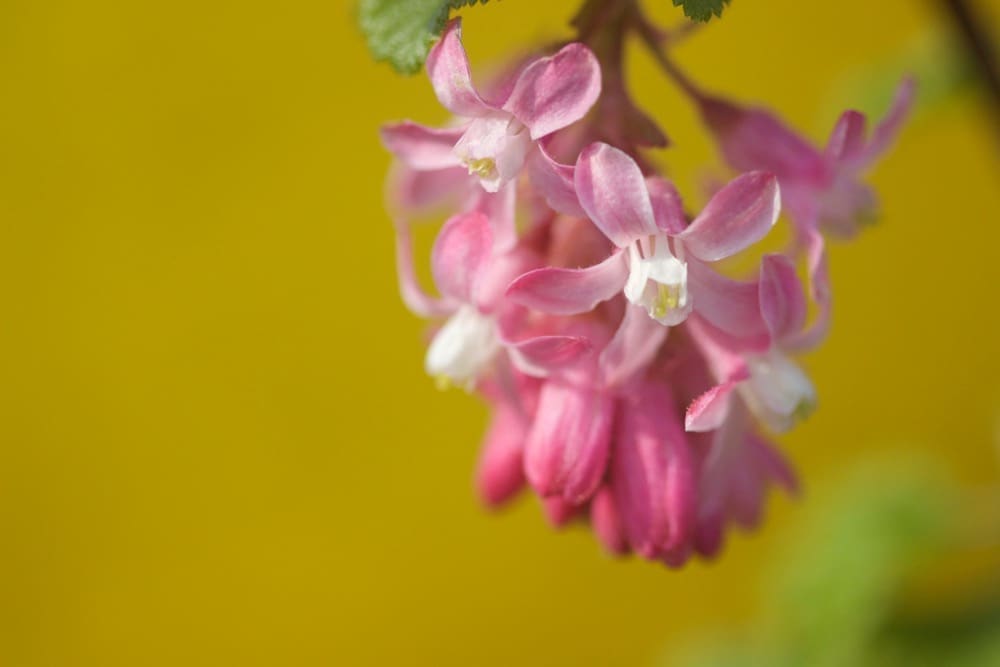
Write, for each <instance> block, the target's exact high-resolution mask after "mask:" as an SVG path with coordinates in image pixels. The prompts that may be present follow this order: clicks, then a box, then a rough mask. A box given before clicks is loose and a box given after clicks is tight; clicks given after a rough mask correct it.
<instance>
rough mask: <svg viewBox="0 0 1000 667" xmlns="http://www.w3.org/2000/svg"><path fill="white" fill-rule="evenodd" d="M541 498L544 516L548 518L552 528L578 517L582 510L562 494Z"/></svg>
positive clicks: (561, 525)
mask: <svg viewBox="0 0 1000 667" xmlns="http://www.w3.org/2000/svg"><path fill="white" fill-rule="evenodd" d="M541 500H542V510H543V511H544V512H545V518H546V519H548V520H549V523H550V524H552V527H553V528H562V527H563V526H565V525H566V524H568V523H569V522H570V521H572V520H573V519H575V518H576V517H578V516H579V515H580V513H581V511H582V508H581V507H578V506H576V505H574V504H572V503H571V502H569V501H568V500H566V499H565V498H563V497H562V496H550V497H548V498H542V499H541Z"/></svg>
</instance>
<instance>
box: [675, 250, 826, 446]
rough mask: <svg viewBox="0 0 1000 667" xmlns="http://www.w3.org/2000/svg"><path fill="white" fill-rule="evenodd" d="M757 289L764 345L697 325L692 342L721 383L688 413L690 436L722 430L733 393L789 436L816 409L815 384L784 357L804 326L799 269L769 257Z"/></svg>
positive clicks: (778, 257)
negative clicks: (736, 393) (691, 433)
mask: <svg viewBox="0 0 1000 667" xmlns="http://www.w3.org/2000/svg"><path fill="white" fill-rule="evenodd" d="M757 286H758V290H759V303H760V308H761V317H762V319H763V321H764V322H765V325H766V327H767V330H768V337H767V344H766V345H765V346H763V347H761V346H759V345H758V344H757V343H756V342H752V341H747V340H742V341H741V340H739V339H734V338H733V337H731V336H726V335H720V333H719V332H717V331H715V330H713V328H712V327H711V326H704V325H697V323H696V326H695V327H694V329H693V334H694V340H695V341H696V342H697V343H698V345H699V346H700V347H701V349H702V352H703V353H704V355H705V358H706V360H707V361H708V364H709V366H710V368H711V369H712V371H713V374H714V375H715V377H716V379H717V380H718V382H719V384H718V385H716V386H715V387H713V388H712V389H710V390H708V391H707V392H705V393H704V394H702V395H701V396H699V397H698V398H697V399H696V400H695V401H694V402H693V403H692V404H691V405H690V407H689V408H688V411H687V416H686V419H685V426H686V428H687V430H689V431H710V430H714V429H717V428H720V426H721V424H722V423H723V422H724V420H725V419H726V417H727V415H728V413H729V411H730V408H731V402H732V399H731V396H730V394H731V393H732V392H733V391H734V390H738V391H739V393H740V395H741V397H742V400H743V402H745V403H746V405H747V406H748V407H749V408H750V410H751V411H752V412H753V413H754V414H755V415H756V416H757V418H758V419H760V420H761V421H762V422H763V423H764V424H765V425H766V426H767V427H768V428H769V429H770V430H771V431H773V432H776V433H780V432H784V431H787V430H788V429H790V428H791V427H792V425H793V424H794V423H795V421H796V420H797V419H801V418H803V417H804V416H806V415H808V414H809V413H810V412H811V411H812V410H813V409H814V407H815V404H816V391H815V389H814V388H813V385H812V383H811V382H810V381H809V378H808V377H807V376H806V374H805V373H804V372H803V371H802V369H801V368H799V366H798V365H797V364H796V363H795V362H793V361H792V360H791V359H790V358H789V357H788V355H787V354H786V349H787V346H788V344H789V342H791V341H795V340H796V339H797V337H798V336H799V334H800V332H801V330H802V329H803V327H804V326H805V322H806V300H805V295H804V292H803V289H802V284H801V283H800V282H799V279H798V276H796V274H795V267H794V266H793V265H792V263H791V261H790V260H789V259H788V258H787V257H785V256H784V255H766V256H765V257H764V258H763V260H762V261H761V271H760V279H759V281H758V283H757Z"/></svg>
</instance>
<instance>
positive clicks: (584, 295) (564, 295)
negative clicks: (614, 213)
mask: <svg viewBox="0 0 1000 667" xmlns="http://www.w3.org/2000/svg"><path fill="white" fill-rule="evenodd" d="M627 277H628V266H627V265H626V263H625V255H624V253H621V252H616V253H614V254H613V255H611V256H610V257H608V258H607V259H606V260H604V261H603V262H601V263H600V264H596V265H594V266H591V267H588V268H586V269H558V268H553V267H548V268H544V269H535V270H534V271H529V272H528V273H526V274H524V275H523V276H521V277H519V278H518V279H517V280H515V281H514V282H512V283H511V284H510V287H508V288H507V296H508V297H509V298H510V300H511V301H513V302H514V303H518V304H521V305H522V306H527V307H528V308H533V309H535V310H540V311H542V312H545V313H551V314H553V315H575V314H577V313H586V312H589V311H591V310H593V309H594V307H595V306H596V305H597V304H598V303H600V302H602V301H607V300H608V299H610V298H611V297H613V296H614V295H616V294H618V292H620V291H621V290H622V287H624V286H625V279H626V278H627Z"/></svg>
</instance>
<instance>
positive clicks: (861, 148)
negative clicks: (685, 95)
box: [696, 78, 916, 236]
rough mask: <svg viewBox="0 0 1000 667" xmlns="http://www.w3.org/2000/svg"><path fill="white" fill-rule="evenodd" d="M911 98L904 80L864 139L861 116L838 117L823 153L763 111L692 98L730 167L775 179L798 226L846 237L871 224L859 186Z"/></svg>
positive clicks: (869, 204) (911, 87)
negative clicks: (861, 178) (695, 100)
mask: <svg viewBox="0 0 1000 667" xmlns="http://www.w3.org/2000/svg"><path fill="white" fill-rule="evenodd" d="M915 91H916V84H915V82H914V80H913V79H911V78H907V79H904V80H903V82H902V83H901V84H900V85H899V88H898V89H897V91H896V97H895V100H894V101H893V104H892V108H891V109H890V110H889V113H888V114H887V115H886V117H885V119H884V120H883V121H882V122H881V123H879V124H878V126H876V128H875V130H874V131H873V132H872V136H871V138H870V139H868V140H866V139H865V125H866V119H865V116H864V114H861V113H859V112H857V111H846V112H844V114H843V115H841V117H840V120H838V121H837V124H836V126H835V127H834V129H833V132H832V133H831V135H830V139H829V141H828V142H827V145H826V149H825V150H822V151H821V150H819V149H817V148H815V147H813V146H812V145H811V144H810V143H809V142H807V141H806V140H804V139H802V138H801V137H799V136H798V135H797V134H796V133H795V132H793V131H792V130H790V129H788V127H787V126H785V125H784V124H783V123H782V122H781V121H780V120H779V119H778V118H776V117H775V116H774V115H773V114H771V113H770V112H769V111H767V110H766V109H760V108H750V109H748V108H745V107H740V106H738V105H736V104H733V103H731V102H728V101H726V100H723V99H720V98H715V97H711V96H708V95H703V94H701V93H696V94H697V95H698V98H697V100H698V104H699V107H700V108H701V112H702V117H703V118H704V119H705V122H706V124H707V125H708V127H709V128H710V129H711V130H712V132H713V133H714V134H715V137H716V139H717V140H718V142H719V147H720V149H721V151H722V154H723V156H724V157H725V159H726V162H728V163H729V165H730V166H731V167H733V168H734V169H737V170H740V171H747V170H751V169H764V170H766V171H769V172H771V173H773V174H774V175H775V176H777V178H778V181H779V182H780V183H781V189H782V193H783V196H784V202H785V205H786V206H787V208H788V210H789V212H790V213H791V215H792V217H793V219H794V220H795V221H796V223H797V224H798V225H799V226H802V227H808V228H817V227H821V228H822V229H823V230H825V231H828V232H831V233H834V234H836V235H838V236H852V235H853V234H855V233H856V232H857V230H858V227H859V225H860V224H862V223H864V222H866V221H868V220H871V219H872V217H873V214H874V207H875V197H874V195H873V194H872V191H871V189H870V188H869V187H868V186H866V185H864V184H862V183H860V182H859V180H858V179H859V178H860V177H861V176H862V175H864V173H865V172H866V171H867V170H868V169H869V168H870V167H871V166H872V165H873V164H874V162H875V161H876V160H877V159H878V157H879V156H881V155H882V154H883V153H884V152H885V151H887V150H888V149H889V148H890V147H891V145H892V143H893V141H894V140H895V138H896V135H897V134H898V133H899V130H900V128H901V127H902V124H903V121H905V119H906V117H907V115H908V113H909V110H910V107H911V106H912V105H913V99H914V94H915Z"/></svg>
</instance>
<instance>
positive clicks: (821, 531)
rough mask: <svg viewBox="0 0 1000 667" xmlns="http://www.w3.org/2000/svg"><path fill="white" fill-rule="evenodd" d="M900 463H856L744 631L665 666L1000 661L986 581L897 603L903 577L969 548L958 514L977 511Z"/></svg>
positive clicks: (914, 666) (994, 591)
mask: <svg viewBox="0 0 1000 667" xmlns="http://www.w3.org/2000/svg"><path fill="white" fill-rule="evenodd" d="M899 459H900V460H892V461H886V462H882V463H872V464H869V465H867V466H864V467H862V468H860V469H859V470H857V471H856V472H855V473H854V474H852V475H850V476H849V477H848V478H847V479H844V480H842V481H840V482H839V483H838V484H837V485H836V486H835V487H834V490H833V491H832V493H828V494H821V496H820V497H818V498H812V499H811V500H810V501H809V505H808V507H807V508H805V512H804V514H803V515H802V520H801V525H800V527H799V530H797V531H795V533H794V535H793V536H792V537H793V539H792V540H791V541H790V542H789V543H788V544H787V545H786V546H785V547H784V548H783V549H781V558H780V560H779V561H778V562H776V563H775V567H774V573H773V577H772V579H771V581H770V585H769V586H766V587H765V591H764V596H763V604H762V606H761V609H760V610H759V612H758V613H757V614H756V619H755V621H754V622H753V623H752V624H751V625H750V626H748V627H746V628H744V629H743V630H742V631H739V630H736V631H732V630H730V631H725V630H723V631H716V632H715V633H714V635H711V636H708V637H705V638H704V639H703V640H701V641H699V642H697V643H696V644H695V645H693V646H691V647H688V648H687V650H686V651H684V652H683V653H680V654H677V653H675V655H674V660H673V661H671V662H669V663H664V664H671V665H682V666H683V667H799V666H800V665H809V667H843V666H844V665H850V666H851V667H987V666H989V667H994V666H995V665H1000V587H998V583H1000V582H997V581H996V580H995V579H994V578H987V580H986V581H984V582H983V584H984V586H983V589H982V591H981V593H980V594H978V595H974V596H971V597H962V598H956V600H954V601H952V602H951V603H950V604H943V605H941V606H940V607H937V606H934V607H929V608H921V607H916V608H910V607H908V606H907V605H906V604H905V589H906V587H907V581H912V580H911V578H910V576H911V575H913V574H916V573H919V572H927V571H928V569H930V570H931V571H933V568H934V567H936V566H937V564H939V563H940V560H939V558H940V556H941V555H943V554H946V553H949V552H952V551H953V550H955V549H961V548H962V545H963V544H967V540H969V539H970V536H969V535H966V534H964V533H963V532H962V526H965V525H966V524H965V523H963V520H964V519H963V518H964V517H968V516H969V515H970V514H975V513H976V512H977V511H979V510H978V508H977V506H976V505H973V506H969V505H967V504H965V503H969V502H970V500H969V497H967V496H964V495H963V494H962V493H961V491H960V490H959V489H958V488H957V487H955V486H954V485H953V484H952V483H950V482H948V481H947V480H946V479H945V478H942V477H939V476H938V475H937V474H936V473H935V472H933V471H934V466H932V465H923V466H921V465H911V464H908V463H903V462H902V461H903V460H905V459H904V457H899ZM824 495H825V497H823V496H824ZM980 502H982V501H980ZM986 502H989V501H986ZM998 528H1000V527H998ZM984 537H985V539H986V541H987V543H989V536H988V535H987V536H983V535H981V534H979V533H976V534H975V535H974V539H975V542H974V544H979V543H980V541H982V540H983V539H984ZM939 576H941V577H943V578H945V580H947V577H948V576H949V574H948V572H947V571H944V572H941V573H939ZM956 601H957V602H959V604H955V602H956Z"/></svg>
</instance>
